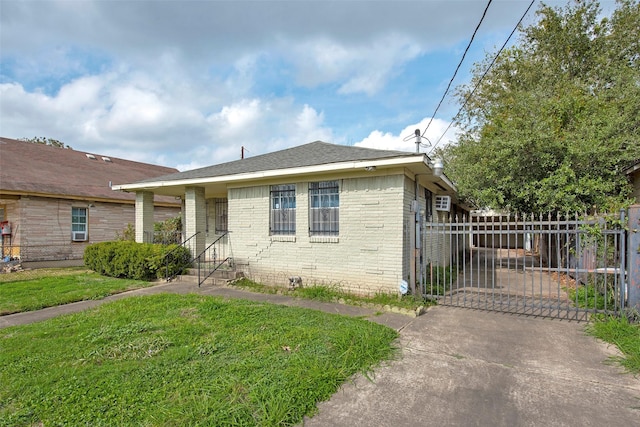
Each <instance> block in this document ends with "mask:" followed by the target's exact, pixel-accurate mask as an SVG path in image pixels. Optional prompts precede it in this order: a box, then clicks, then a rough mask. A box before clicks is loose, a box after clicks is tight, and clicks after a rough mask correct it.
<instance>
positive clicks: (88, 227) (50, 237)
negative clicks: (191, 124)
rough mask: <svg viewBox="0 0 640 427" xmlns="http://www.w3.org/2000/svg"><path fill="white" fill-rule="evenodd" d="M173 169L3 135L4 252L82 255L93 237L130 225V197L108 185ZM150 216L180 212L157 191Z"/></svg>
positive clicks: (42, 257) (108, 236)
mask: <svg viewBox="0 0 640 427" xmlns="http://www.w3.org/2000/svg"><path fill="white" fill-rule="evenodd" d="M175 172H177V170H176V169H173V168H167V167H163V166H156V165H150V164H146V163H139V162H132V161H129V160H123V159H118V158H114V157H107V156H103V155H99V154H92V153H85V152H84V151H75V150H72V149H66V148H57V147H52V146H48V145H44V144H36V143H31V142H25V141H17V140H14V139H8V138H0V222H1V231H2V257H3V258H6V257H7V256H9V257H16V258H17V257H19V258H20V259H21V260H22V261H23V262H29V261H58V260H80V259H82V256H83V254H84V249H85V247H86V246H87V245H88V244H90V243H95V242H101V241H107V240H114V239H115V238H116V235H117V234H118V233H120V234H122V232H123V231H124V230H125V228H127V225H128V224H133V223H135V197H134V196H133V195H132V194H126V193H122V192H115V191H112V190H111V186H112V185H114V184H118V183H125V182H131V181H137V180H141V179H146V178H150V177H153V176H159V175H166V174H168V173H175ZM154 204H155V206H156V208H155V210H154V214H153V215H152V217H151V220H152V221H163V220H165V219H168V218H171V217H175V216H177V215H179V214H180V202H179V201H177V200H176V199H175V198H173V197H161V196H159V197H156V198H155V200H154Z"/></svg>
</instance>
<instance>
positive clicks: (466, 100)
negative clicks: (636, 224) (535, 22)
mask: <svg viewBox="0 0 640 427" xmlns="http://www.w3.org/2000/svg"><path fill="white" fill-rule="evenodd" d="M535 2H536V0H531V3H529V7H527V10H525V11H524V13H523V14H522V16H521V17H520V19H519V20H518V23H517V24H516V26H515V27H513V30H511V33H510V34H509V37H507V40H505V42H504V43H503V45H502V47H501V48H500V49H499V50H498V53H496V55H495V56H494V57H493V60H492V61H491V63H490V64H489V66H488V67H487V69H486V70H485V71H484V73H482V76H480V79H479V80H478V82H477V83H476V85H475V86H474V88H473V90H472V91H471V93H469V95H467V96H466V97H465V99H464V103H463V104H462V106H461V107H460V109H459V110H458V112H457V113H456V115H455V116H453V119H451V121H450V122H449V126H447V128H446V129H445V130H444V132H443V133H442V135H440V138H438V140H437V141H436V143H435V144H434V145H433V147H432V148H431V151H433V150H435V148H436V147H437V146H438V144H439V143H440V141H441V140H442V138H444V136H445V135H446V134H447V131H448V130H449V129H450V128H451V126H452V125H453V122H455V120H456V118H457V117H458V116H459V115H460V113H461V112H462V110H463V109H464V107H466V106H467V103H468V102H469V99H471V97H472V96H473V94H474V93H475V92H476V89H478V86H480V83H482V80H484V78H485V76H486V75H487V73H488V72H489V70H490V69H491V67H493V64H495V62H496V60H497V59H498V57H499V56H500V54H501V53H502V51H503V50H504V48H505V47H506V46H507V44H508V43H509V40H511V37H512V36H513V34H514V33H515V32H516V30H517V29H518V27H519V26H520V24H521V23H522V21H523V20H524V18H525V16H527V14H528V13H529V10H530V9H531V7H532V6H533V4H534V3H535ZM427 127H428V126H427ZM425 131H426V130H425ZM431 151H429V153H431Z"/></svg>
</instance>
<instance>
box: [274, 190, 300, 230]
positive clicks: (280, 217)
mask: <svg viewBox="0 0 640 427" xmlns="http://www.w3.org/2000/svg"><path fill="white" fill-rule="evenodd" d="M270 199H271V218H270V221H269V232H270V233H271V234H277V235H292V234H296V186H295V185H294V184H285V185H272V186H271V195H270Z"/></svg>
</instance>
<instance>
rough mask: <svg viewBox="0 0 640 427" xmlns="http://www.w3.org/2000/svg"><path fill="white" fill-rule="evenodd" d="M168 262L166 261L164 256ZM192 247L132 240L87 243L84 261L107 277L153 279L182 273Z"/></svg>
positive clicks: (86, 264)
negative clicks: (88, 244) (169, 254)
mask: <svg viewBox="0 0 640 427" xmlns="http://www.w3.org/2000/svg"><path fill="white" fill-rule="evenodd" d="M167 253H171V256H169V257H167V259H168V260H169V264H168V265H167V264H166V263H165V255H166V254H167ZM189 259H190V254H189V250H188V249H186V248H184V247H182V246H178V245H158V244H150V243H136V242H131V241H113V242H101V243H96V244H93V245H90V246H88V247H87V248H86V249H85V252H84V264H85V266H87V267H88V268H90V269H92V270H93V271H95V272H97V273H99V274H102V275H104V276H110V277H118V278H127V279H135V280H153V279H155V278H160V277H164V276H165V274H166V273H167V270H168V271H169V273H170V274H172V275H173V274H180V273H181V272H182V271H183V270H184V268H185V267H186V264H187V262H188V260H189Z"/></svg>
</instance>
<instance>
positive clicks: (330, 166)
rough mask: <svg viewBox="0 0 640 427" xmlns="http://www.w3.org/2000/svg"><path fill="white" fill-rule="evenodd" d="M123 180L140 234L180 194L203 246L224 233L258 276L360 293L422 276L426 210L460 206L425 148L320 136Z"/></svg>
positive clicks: (191, 230)
mask: <svg viewBox="0 0 640 427" xmlns="http://www.w3.org/2000/svg"><path fill="white" fill-rule="evenodd" d="M113 188H114V189H115V190H122V191H127V192H135V193H136V200H137V201H138V204H137V205H136V224H135V227H136V238H137V239H138V241H142V238H143V236H144V233H145V232H147V231H149V230H151V229H152V225H153V224H152V221H151V219H150V217H148V216H147V215H146V214H145V213H146V212H147V211H148V210H151V209H152V208H153V205H154V196H155V197H158V196H160V195H162V196H170V197H179V198H182V199H183V200H184V202H183V209H184V212H183V224H184V225H183V226H184V230H185V238H190V237H191V238H192V239H193V241H194V242H195V251H196V252H200V251H202V250H203V249H204V248H205V247H206V246H207V245H208V244H210V243H211V242H213V241H215V240H216V239H219V238H220V236H223V235H224V236H225V239H226V242H227V246H228V248H229V251H230V252H231V256H232V259H233V261H234V264H235V266H236V268H237V269H239V270H241V271H242V272H243V273H244V275H245V276H247V277H249V278H251V279H253V280H255V281H257V282H260V283H263V284H272V285H285V284H288V283H290V278H292V277H295V278H299V280H300V281H301V282H302V283H303V284H304V285H314V284H325V285H337V286H340V287H342V288H346V289H347V290H349V291H353V292H359V293H371V292H375V291H385V292H396V291H397V290H398V288H399V284H400V283H401V282H402V281H406V282H409V284H410V285H411V284H414V283H415V280H416V279H415V271H416V267H415V263H416V257H417V254H418V251H417V250H416V248H418V247H420V244H421V243H420V239H419V238H418V239H416V230H419V227H418V224H419V219H420V218H419V217H421V216H422V217H425V216H427V217H428V216H430V215H434V214H436V213H437V210H442V211H445V210H446V211H449V212H451V211H455V210H456V209H459V208H457V207H456V205H455V203H456V189H455V187H454V185H453V184H452V183H451V182H450V181H449V180H448V179H447V178H446V177H445V176H444V175H443V174H442V173H441V168H436V167H435V166H434V165H433V164H432V163H431V161H430V159H429V158H428V157H427V156H426V155H425V154H422V153H407V152H400V151H389V150H375V149H369V148H361V147H353V146H344V145H335V144H329V143H325V142H319V141H318V142H312V143H309V144H305V145H301V146H298V147H293V148H289V149H285V150H281V151H277V152H273V153H269V154H264V155H259V156H255V157H250V158H245V159H242V160H236V161H232V162H228V163H223V164H218V165H214V166H209V167H204V168H201V169H196V170H191V171H186V172H181V173H175V174H170V175H165V176H161V177H158V178H152V179H146V180H143V181H138V182H135V183H129V184H124V185H117V186H114V187H113ZM418 235H419V234H418ZM416 242H418V243H417V244H416Z"/></svg>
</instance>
